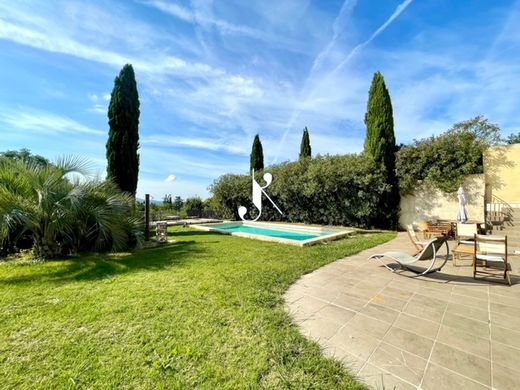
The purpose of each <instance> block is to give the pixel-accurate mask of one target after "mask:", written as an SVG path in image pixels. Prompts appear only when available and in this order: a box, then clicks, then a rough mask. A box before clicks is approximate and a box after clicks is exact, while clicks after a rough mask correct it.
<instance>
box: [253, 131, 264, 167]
mask: <svg viewBox="0 0 520 390" xmlns="http://www.w3.org/2000/svg"><path fill="white" fill-rule="evenodd" d="M262 169H264V151H263V148H262V142H260V136H259V135H258V134H257V135H256V136H255V139H254V141H253V147H252V149H251V161H250V170H255V171H260V170H262Z"/></svg>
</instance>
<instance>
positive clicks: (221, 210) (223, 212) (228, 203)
mask: <svg viewBox="0 0 520 390" xmlns="http://www.w3.org/2000/svg"><path fill="white" fill-rule="evenodd" d="M266 171H267V172H269V173H271V174H272V175H273V183H272V184H271V185H270V186H269V187H268V188H267V189H266V192H267V193H268V195H269V197H270V198H271V199H272V200H273V201H274V202H275V203H276V204H277V205H278V207H279V208H280V209H281V210H282V211H283V212H284V215H283V216H282V215H280V214H279V213H278V211H276V209H275V208H274V207H273V206H272V205H271V203H270V202H269V200H267V199H265V197H264V199H263V209H262V218H261V219H262V220H270V221H289V222H305V223H317V224H330V225H345V226H359V227H387V226H388V221H389V220H390V219H391V218H393V215H394V213H396V212H397V211H396V210H381V209H380V208H379V207H378V202H379V200H380V198H381V197H382V196H383V194H385V193H387V192H388V191H390V186H389V185H388V184H387V183H386V182H385V173H384V172H383V168H381V167H380V166H378V165H376V163H375V162H374V161H373V160H372V159H371V158H368V157H366V156H363V155H346V156H318V157H316V158H314V159H304V160H301V161H296V162H286V163H282V164H279V165H274V166H271V167H269V168H268V169H267V170H266ZM255 179H256V180H257V181H258V183H260V184H261V185H263V180H262V174H259V175H257V176H256V178H255ZM210 191H211V193H212V195H213V198H212V204H213V205H214V208H215V211H216V212H217V214H218V215H219V216H220V217H222V218H225V219H238V218H239V216H238V207H239V206H245V207H247V208H248V210H249V211H250V212H249V213H248V214H247V215H246V218H249V219H253V218H254V217H255V216H256V215H257V210H255V208H254V206H253V205H252V202H251V177H250V176H248V175H224V176H221V177H220V178H218V179H217V180H216V181H215V182H214V183H213V185H212V186H211V187H210Z"/></svg>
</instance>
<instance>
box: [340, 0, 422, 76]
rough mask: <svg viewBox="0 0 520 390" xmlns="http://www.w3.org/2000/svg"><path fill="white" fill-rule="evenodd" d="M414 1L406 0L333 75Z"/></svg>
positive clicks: (352, 52)
mask: <svg viewBox="0 0 520 390" xmlns="http://www.w3.org/2000/svg"><path fill="white" fill-rule="evenodd" d="M412 1H413V0H405V1H403V2H402V3H401V4H399V5H398V6H397V8H396V9H395V11H394V13H393V14H392V15H390V17H389V18H388V19H387V20H386V22H384V23H383V24H382V25H381V26H379V28H378V29H377V30H376V31H374V32H373V33H372V35H370V37H369V38H368V39H367V40H366V41H364V42H362V43H360V44H359V45H357V46H356V47H355V48H354V49H352V51H351V52H350V53H349V54H348V55H347V56H346V57H345V58H344V59H343V60H342V61H341V62H340V63H339V64H338V65H337V66H336V68H334V70H333V71H332V74H334V73H336V72H338V71H339V70H340V69H342V68H343V67H344V66H345V64H346V63H347V62H349V61H350V60H351V59H352V57H354V56H355V55H356V54H357V53H358V52H359V51H360V50H361V49H363V48H364V47H365V46H368V45H369V44H370V43H371V42H372V41H373V40H374V39H376V38H377V37H378V36H379V35H380V34H381V33H382V32H383V31H385V30H386V29H387V28H388V26H390V25H391V24H392V23H393V22H394V21H395V20H396V19H397V18H398V17H399V15H401V14H402V13H403V12H404V10H405V9H406V8H407V7H408V6H409V5H410V4H411V3H412Z"/></svg>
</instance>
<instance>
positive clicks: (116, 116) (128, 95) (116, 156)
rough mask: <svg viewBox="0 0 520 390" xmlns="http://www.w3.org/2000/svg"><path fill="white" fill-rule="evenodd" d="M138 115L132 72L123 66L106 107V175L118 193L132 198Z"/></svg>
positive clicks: (137, 169)
mask: <svg viewBox="0 0 520 390" xmlns="http://www.w3.org/2000/svg"><path fill="white" fill-rule="evenodd" d="M139 114H140V111H139V95H138V93H137V84H136V82H135V75H134V69H133V68H132V65H130V64H126V65H125V66H124V67H123V69H121V72H120V73H119V76H117V77H116V78H115V80H114V89H113V90H112V95H111V98H110V105H109V107H108V124H109V126H110V130H109V133H108V141H107V144H106V152H107V153H106V155H107V163H108V164H107V174H108V178H109V179H112V180H113V181H114V182H115V183H116V184H117V186H118V187H119V188H120V189H121V190H122V191H125V192H128V193H130V194H132V195H134V196H135V191H136V189H137V178H138V175H139V154H138V153H137V150H138V148H139Z"/></svg>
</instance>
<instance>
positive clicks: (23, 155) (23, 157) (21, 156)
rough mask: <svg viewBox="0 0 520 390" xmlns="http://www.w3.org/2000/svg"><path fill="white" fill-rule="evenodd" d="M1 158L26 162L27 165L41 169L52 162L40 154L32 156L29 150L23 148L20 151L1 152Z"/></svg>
mask: <svg viewBox="0 0 520 390" xmlns="http://www.w3.org/2000/svg"><path fill="white" fill-rule="evenodd" d="M0 157H4V158H7V159H10V160H16V161H25V162H27V163H32V164H36V165H38V166H40V167H44V166H46V165H49V164H50V161H49V160H47V159H46V158H45V157H43V156H40V155H38V154H32V153H31V151H30V150H29V149H26V148H23V149H20V150H7V151H5V152H0Z"/></svg>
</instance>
